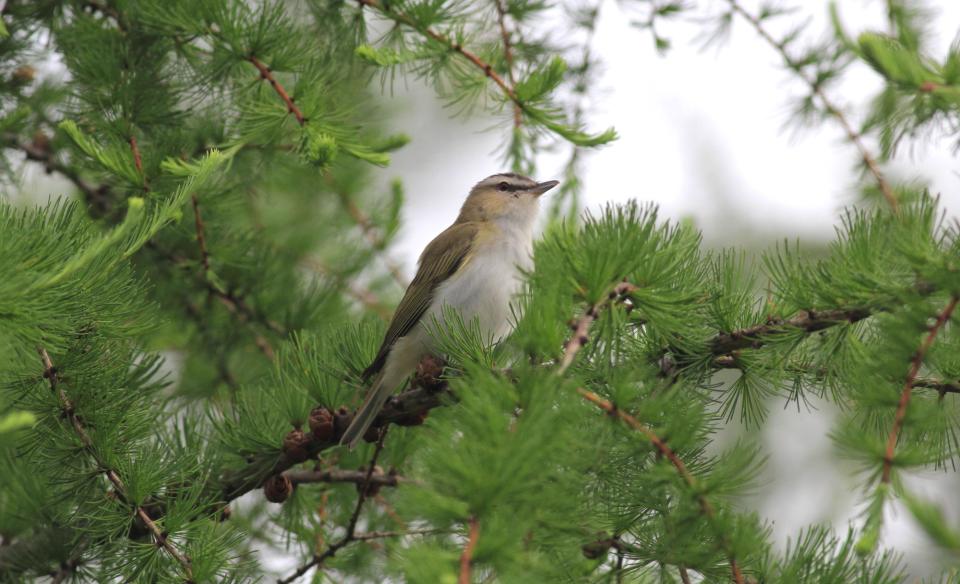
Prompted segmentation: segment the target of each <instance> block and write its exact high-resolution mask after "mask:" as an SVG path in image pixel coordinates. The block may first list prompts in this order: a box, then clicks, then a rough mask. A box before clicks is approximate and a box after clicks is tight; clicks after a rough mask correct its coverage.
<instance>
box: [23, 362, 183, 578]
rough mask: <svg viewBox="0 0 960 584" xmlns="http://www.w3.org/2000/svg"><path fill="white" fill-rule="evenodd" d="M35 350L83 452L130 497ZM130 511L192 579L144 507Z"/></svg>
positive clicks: (55, 374)
mask: <svg viewBox="0 0 960 584" xmlns="http://www.w3.org/2000/svg"><path fill="white" fill-rule="evenodd" d="M37 352H38V353H39V354H40V360H41V361H42V362H43V367H44V371H43V376H44V377H45V378H46V379H47V381H48V382H49V384H50V389H51V390H52V391H53V392H54V393H55V394H56V396H57V401H58V402H59V404H60V411H61V413H62V415H63V417H64V418H66V419H67V420H69V422H70V425H71V426H72V427H73V430H74V432H75V433H76V435H77V437H78V438H80V442H81V444H83V448H84V450H86V451H87V454H88V455H89V456H90V457H91V458H93V460H94V461H96V463H97V466H98V467H99V469H100V472H102V473H103V474H104V475H105V476H106V477H107V479H108V480H109V481H110V483H111V484H112V485H113V487H114V489H116V491H117V493H118V494H119V495H120V497H121V498H122V499H123V500H125V501H128V502H129V501H130V498H129V497H128V496H127V494H126V487H125V486H124V484H123V481H122V480H121V479H120V475H118V474H117V472H116V471H115V470H114V469H112V468H110V466H109V465H107V463H106V461H104V460H103V459H102V458H101V457H100V456H99V455H98V454H97V450H96V448H94V446H93V440H91V438H90V435H89V434H88V433H87V429H86V427H84V425H83V423H82V422H81V421H80V418H79V417H78V416H77V412H76V410H75V409H74V406H73V402H72V401H71V400H70V398H69V396H67V393H66V392H65V391H64V389H63V387H62V386H61V384H60V379H59V377H58V375H59V371H57V368H56V367H54V365H53V361H52V360H51V359H50V355H49V354H48V353H47V350H46V349H44V348H43V347H37ZM133 510H134V514H135V515H136V516H137V517H138V518H139V519H140V520H141V521H142V522H143V524H144V525H146V527H147V529H148V530H149V531H150V534H151V535H152V536H153V541H154V543H155V544H156V546H157V547H159V548H161V549H163V550H164V551H166V553H168V554H169V555H170V557H172V558H173V559H174V560H176V561H177V563H179V564H180V566H181V567H182V569H183V572H184V574H185V575H186V581H187V582H193V569H192V568H191V567H190V558H189V557H188V556H187V555H186V554H184V553H182V552H181V551H180V550H178V549H177V548H176V546H174V545H173V543H171V542H170V539H169V537H168V536H167V533H166V532H165V531H163V530H161V529H160V528H159V527H158V526H157V524H156V523H154V521H153V519H151V517H150V515H149V514H147V512H146V510H144V508H143V507H141V506H140V505H133Z"/></svg>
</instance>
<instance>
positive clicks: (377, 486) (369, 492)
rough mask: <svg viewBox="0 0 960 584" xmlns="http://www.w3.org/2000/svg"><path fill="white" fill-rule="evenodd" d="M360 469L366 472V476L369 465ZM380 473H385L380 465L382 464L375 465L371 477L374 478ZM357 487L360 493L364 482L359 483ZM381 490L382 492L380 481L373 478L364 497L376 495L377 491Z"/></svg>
mask: <svg viewBox="0 0 960 584" xmlns="http://www.w3.org/2000/svg"><path fill="white" fill-rule="evenodd" d="M359 470H360V472H362V473H364V476H366V473H367V467H365V466H361V467H360V469H359ZM378 475H383V468H382V467H380V465H377V466H375V467H373V474H371V475H370V477H371V479H372V478H373V477H376V476H378ZM356 488H357V492H358V493H359V492H361V491H363V482H359V483H357V484H356ZM379 492H380V483H376V482H373V481H372V480H371V482H370V484H369V485H367V492H366V493H365V494H364V497H376V496H377V493H379Z"/></svg>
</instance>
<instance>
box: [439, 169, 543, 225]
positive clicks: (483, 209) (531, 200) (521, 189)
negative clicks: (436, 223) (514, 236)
mask: <svg viewBox="0 0 960 584" xmlns="http://www.w3.org/2000/svg"><path fill="white" fill-rule="evenodd" d="M557 184H558V181H555V180H548V181H546V182H537V181H535V180H533V179H532V178H528V177H525V176H522V175H519V174H514V173H512V172H503V173H500V174H494V175H492V176H488V177H487V178H485V179H483V180H482V181H480V182H478V183H477V184H476V185H475V186H474V187H473V188H472V189H471V190H470V195H469V196H468V197H467V200H466V202H464V203H463V207H462V208H461V209H460V216H459V217H458V218H457V221H458V222H466V221H478V222H483V221H496V222H511V223H512V222H524V223H531V224H532V223H533V221H534V219H536V216H537V207H538V201H539V199H540V195H542V194H543V193H545V192H547V191H549V190H550V189H552V188H553V187H555V186H557Z"/></svg>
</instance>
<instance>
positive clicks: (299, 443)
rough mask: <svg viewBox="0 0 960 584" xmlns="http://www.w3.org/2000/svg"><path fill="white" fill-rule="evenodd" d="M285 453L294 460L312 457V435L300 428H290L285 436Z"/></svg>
mask: <svg viewBox="0 0 960 584" xmlns="http://www.w3.org/2000/svg"><path fill="white" fill-rule="evenodd" d="M283 454H284V455H285V456H286V457H287V458H288V459H289V460H291V461H292V462H303V461H304V460H306V459H308V458H310V436H309V435H307V434H305V433H304V432H303V430H300V429H296V430H290V431H289V432H288V433H287V435H286V436H284V437H283Z"/></svg>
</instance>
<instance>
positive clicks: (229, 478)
mask: <svg viewBox="0 0 960 584" xmlns="http://www.w3.org/2000/svg"><path fill="white" fill-rule="evenodd" d="M451 395H452V394H451V393H450V392H449V390H447V388H446V386H443V387H442V388H440V389H439V390H438V389H434V388H430V389H427V388H423V387H418V388H415V389H411V390H408V391H405V392H403V393H401V394H399V395H396V396H394V397H392V398H391V399H390V400H389V401H387V403H386V405H385V406H384V407H383V409H382V410H381V411H380V414H379V415H378V416H377V418H376V419H375V420H374V422H373V426H374V427H381V426H386V425H388V424H409V422H410V421H411V420H413V419H416V418H418V417H420V416H423V415H424V414H426V412H428V411H430V410H431V409H433V408H436V407H440V406H442V405H444V403H445V402H446V401H447V400H449V398H450V397H451ZM338 417H340V414H338ZM351 419H352V414H350V413H349V412H346V411H345V410H344V413H343V414H342V418H341V419H340V420H338V422H337V425H338V427H341V426H342V429H345V428H346V427H347V425H349V423H350V420H351ZM342 429H341V430H340V433H342V431H343V430H342ZM307 437H308V441H307V442H306V444H305V445H304V448H306V450H307V456H308V459H309V458H313V457H316V456H317V455H318V454H319V453H321V452H323V451H324V450H327V449H329V448H333V447H335V446H338V445H339V443H340V435H339V433H338V432H334V433H332V434H331V435H330V436H329V437H328V438H326V439H324V440H319V439H317V438H316V436H314V434H313V433H308V434H307ZM296 464H299V461H297V460H295V459H291V458H289V457H287V456H286V455H285V454H283V453H282V452H281V453H279V454H269V455H266V456H265V457H260V458H257V459H255V460H252V461H251V462H250V463H249V464H247V466H246V467H244V468H242V469H240V470H238V471H235V472H233V473H229V474H228V475H226V476H224V477H223V478H222V479H221V480H220V482H219V483H218V485H217V487H216V489H217V490H218V491H219V496H220V500H221V501H222V502H224V503H229V502H230V501H233V500H234V499H236V498H237V497H240V496H242V495H244V494H246V493H248V492H250V491H252V490H254V489H258V488H260V486H261V485H262V484H263V480H264V479H265V478H266V477H270V476H273V475H276V474H280V473H282V472H284V471H287V470H289V469H290V468H292V467H293V466H294V465H296Z"/></svg>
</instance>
